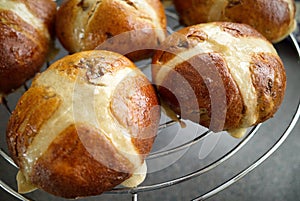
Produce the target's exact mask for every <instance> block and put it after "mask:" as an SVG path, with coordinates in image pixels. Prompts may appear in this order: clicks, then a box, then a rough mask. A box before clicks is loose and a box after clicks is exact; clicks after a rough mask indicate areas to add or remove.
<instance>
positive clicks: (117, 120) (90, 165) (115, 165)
mask: <svg viewBox="0 0 300 201" xmlns="http://www.w3.org/2000/svg"><path fill="white" fill-rule="evenodd" d="M159 119H160V108H159V105H158V99H157V96H156V93H155V91H154V88H153V86H152V84H151V83H150V82H149V81H148V79H147V78H146V77H145V75H144V74H143V73H142V72H141V71H140V70H139V69H138V68H136V67H135V65H134V64H133V63H132V62H131V61H130V60H129V59H127V58H126V57H124V56H122V55H120V54H117V53H113V52H108V51H100V50H92V51H85V52H80V53H76V54H73V55H71V56H66V57H64V58H62V59H61V60H58V61H56V62H55V63H54V64H52V65H51V66H50V67H49V68H48V69H47V70H46V71H45V72H43V73H41V74H38V75H37V76H36V77H35V78H34V80H33V83H32V86H31V87H30V88H29V90H28V91H27V92H26V93H25V94H24V95H23V96H22V97H21V99H20V100H19V102H18V104H17V106H16V109H15V110H14V112H13V113H12V115H11V118H10V120H9V124H8V127H7V142H8V147H9V150H10V153H11V155H12V157H13V159H14V161H15V162H16V164H17V165H18V166H19V167H20V171H19V173H18V176H17V180H18V185H19V191H20V192H26V191H30V190H33V188H35V187H36V188H41V189H43V190H45V191H47V192H49V193H51V194H54V195H57V196H62V197H66V198H76V197H83V196H90V195H98V194H100V193H102V192H103V191H106V190H110V189H112V188H113V187H114V186H116V185H118V184H121V183H122V182H123V184H124V185H126V186H131V187H132V186H136V185H138V184H139V183H141V182H142V181H143V180H144V178H145V172H146V164H145V162H144V159H145V157H146V155H147V154H148V153H149V152H150V150H151V147H152V144H153V141H154V138H155V136H156V132H157V128H158V122H159Z"/></svg>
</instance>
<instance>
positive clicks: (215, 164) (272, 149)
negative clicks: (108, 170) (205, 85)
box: [0, 10, 300, 201]
mask: <svg viewBox="0 0 300 201" xmlns="http://www.w3.org/2000/svg"><path fill="white" fill-rule="evenodd" d="M166 14H167V15H168V17H169V18H172V19H173V20H176V21H178V18H177V15H176V14H174V13H173V12H172V11H169V10H166ZM177 28H179V25H174V26H173V27H172V28H171V27H168V32H169V33H172V32H173V31H174V30H176V29H177ZM289 37H290V39H291V41H292V43H293V44H294V46H295V48H296V50H297V54H298V56H299V58H300V48H299V45H298V43H297V41H296V38H295V36H294V35H293V34H290V36H289ZM24 89H25V91H26V90H27V86H26V85H25V86H24ZM2 104H3V105H4V108H5V109H6V110H7V112H8V113H11V111H12V109H11V108H10V107H9V106H8V102H7V100H6V99H5V98H4V99H3V101H2ZM299 117H300V100H298V104H297V107H296V108H295V111H294V114H293V116H292V118H291V120H290V122H289V124H288V125H287V127H286V128H285V130H284V132H283V133H282V135H281V136H280V137H279V138H278V140H277V141H276V142H275V143H274V144H273V145H272V146H271V147H270V148H269V149H268V150H267V151H266V152H265V153H263V154H262V156H261V157H259V158H258V159H257V160H256V161H254V162H253V163H252V164H250V165H249V166H248V167H246V168H245V169H243V170H241V171H240V172H238V173H237V174H236V175H234V176H233V177H231V178H229V179H228V180H226V181H225V182H224V183H221V184H219V185H218V186H216V187H215V188H213V189H211V190H209V191H208V192H206V193H204V194H202V195H200V196H198V197H196V198H194V199H193V201H201V200H205V199H208V198H210V197H212V196H214V195H215V194H217V193H219V192H220V191H222V190H224V189H226V188H227V187H229V186H230V185H232V184H234V183H235V182H237V181H238V180H240V179H241V178H243V177H244V176H245V175H247V174H248V173H249V172H251V171H252V170H254V169H255V168H256V167H257V166H259V165H260V164H262V163H263V162H264V161H265V160H266V159H267V158H269V157H270V156H271V155H272V154H273V153H274V152H275V151H276V150H277V149H278V148H279V147H280V146H281V145H282V143H283V142H284V141H285V140H286V138H287V137H288V136H289V134H290V133H291V132H292V130H293V128H294V127H295V125H296V123H297V121H298V119H299ZM175 124H176V122H174V121H167V122H166V123H163V124H161V125H160V127H159V129H160V130H163V129H166V128H168V127H172V126H174V125H175ZM260 127H261V124H259V125H257V126H254V127H253V128H251V129H250V130H249V132H248V133H247V134H246V136H245V137H244V138H243V139H242V140H241V141H240V142H239V143H238V144H237V145H235V146H234V147H232V148H231V149H230V150H229V151H228V152H226V153H225V154H224V155H223V156H221V157H219V158H218V159H216V160H215V161H213V162H211V163H209V164H208V165H206V166H204V167H202V168H200V169H197V170H195V171H192V172H190V173H188V174H185V175H183V176H180V177H177V178H172V179H170V180H168V181H164V182H159V183H154V184H151V185H144V186H143V185H141V186H138V187H135V188H125V187H116V188H114V189H113V190H111V191H109V192H106V193H107V194H131V195H132V201H138V194H139V193H142V192H146V191H155V190H159V189H163V188H167V187H170V186H174V185H177V184H180V183H183V182H185V181H188V180H191V179H194V178H196V177H199V176H200V175H202V174H204V173H206V172H209V171H211V170H213V169H214V168H216V167H218V166H219V165H221V164H222V163H224V162H225V161H227V160H229V159H230V158H231V157H232V156H233V155H235V154H236V153H237V152H238V151H239V150H241V149H242V148H243V147H244V146H245V145H246V144H247V143H248V142H249V141H250V140H251V139H252V138H253V136H254V135H255V134H256V133H257V132H258V130H259V128H260ZM211 134H212V132H211V131H209V130H206V131H204V132H201V133H199V134H198V135H197V136H196V137H195V138H193V139H192V140H189V141H187V142H184V143H182V144H179V145H177V146H175V147H172V148H170V149H167V150H164V151H158V152H153V153H150V155H149V156H148V158H147V159H152V158H159V157H163V156H166V155H170V154H172V153H176V152H179V151H181V150H183V149H186V148H189V147H192V146H194V145H196V144H198V143H200V142H201V141H203V140H204V139H205V138H206V137H208V136H210V135H211ZM0 155H1V157H2V158H3V159H4V160H5V161H7V162H8V163H9V164H11V165H12V166H13V167H15V168H18V167H17V165H16V164H15V163H14V162H13V160H12V159H11V158H10V156H9V155H8V154H7V153H5V151H4V150H3V149H2V148H0ZM0 187H1V188H2V189H4V190H5V191H7V192H8V193H9V194H11V195H12V196H13V197H15V198H17V199H19V200H24V201H29V200H30V199H28V198H26V197H25V196H23V195H21V194H19V193H18V192H17V191H16V190H14V189H13V188H12V187H10V186H9V185H7V184H6V183H5V182H4V181H2V180H0Z"/></svg>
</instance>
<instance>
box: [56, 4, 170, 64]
mask: <svg viewBox="0 0 300 201" xmlns="http://www.w3.org/2000/svg"><path fill="white" fill-rule="evenodd" d="M165 30H166V16H165V13H164V8H163V5H162V3H161V2H160V1H159V0H139V1H133V0H126V1H124V0H102V1H94V0H85V1H82V0H67V1H65V2H64V3H63V4H62V5H61V7H60V8H59V10H58V15H57V20H56V33H57V36H58V38H59V40H60V42H61V43H62V45H63V46H64V47H65V48H66V49H67V50H68V51H69V52H71V53H74V52H79V51H83V50H93V49H95V48H97V47H98V46H100V47H98V49H106V50H111V51H115V52H119V53H121V54H126V56H127V57H128V58H130V59H131V60H140V59H144V58H146V57H149V56H151V55H150V53H151V52H153V51H151V50H149V49H154V48H155V47H156V46H157V45H158V44H159V43H160V42H162V41H163V40H164V39H165V34H166V31H165ZM107 40H109V42H108V43H106V44H105V45H103V43H104V42H106V41H107ZM112 43H114V45H111V44H112ZM110 45H111V46H110ZM147 49H148V50H147ZM138 50H139V51H138Z"/></svg>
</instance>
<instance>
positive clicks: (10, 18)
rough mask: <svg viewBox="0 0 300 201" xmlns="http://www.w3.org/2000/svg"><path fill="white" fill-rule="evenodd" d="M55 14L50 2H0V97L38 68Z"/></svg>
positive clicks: (44, 56)
mask: <svg viewBox="0 0 300 201" xmlns="http://www.w3.org/2000/svg"><path fill="white" fill-rule="evenodd" d="M55 14H56V4H55V3H54V2H53V1H51V0H41V1H35V0H17V1H0V33H1V34H0V94H7V93H10V92H11V91H12V90H14V89H16V88H18V87H20V86H21V85H22V84H23V83H24V82H25V81H26V80H28V79H29V78H31V77H32V76H34V74H35V73H36V72H37V71H39V69H40V68H41V67H42V65H43V63H44V62H45V60H46V57H47V54H48V52H49V49H50V44H51V41H52V38H53V36H54V27H53V26H54V21H55Z"/></svg>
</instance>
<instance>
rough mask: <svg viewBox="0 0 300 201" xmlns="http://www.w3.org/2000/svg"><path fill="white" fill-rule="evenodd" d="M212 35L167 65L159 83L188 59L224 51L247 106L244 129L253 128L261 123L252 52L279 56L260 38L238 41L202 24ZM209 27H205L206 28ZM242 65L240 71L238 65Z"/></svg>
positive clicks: (215, 27) (210, 25)
mask: <svg viewBox="0 0 300 201" xmlns="http://www.w3.org/2000/svg"><path fill="white" fill-rule="evenodd" d="M199 26H200V27H203V31H205V32H206V33H207V35H208V36H209V38H208V40H206V41H205V42H203V43H200V44H199V45H197V46H196V47H194V48H192V49H189V50H187V51H185V52H182V53H179V54H177V57H174V58H173V59H172V60H170V61H168V62H167V63H165V64H164V65H163V66H164V67H163V68H160V70H159V71H158V73H157V76H156V78H155V79H156V82H157V84H158V85H160V84H162V82H163V80H164V77H165V76H166V75H167V74H168V72H169V71H171V70H172V69H173V68H175V67H176V65H178V64H179V63H182V62H183V61H184V60H188V59H190V58H192V57H194V56H196V55H198V54H203V53H210V52H220V54H222V55H223V58H224V59H225V60H226V62H227V67H228V69H229V71H230V72H231V75H232V77H233V79H234V80H235V82H236V83H237V85H238V86H239V90H240V92H241V95H242V97H243V100H244V104H245V105H246V107H247V111H246V114H245V116H244V118H243V120H242V125H241V126H242V127H249V126H251V125H252V124H253V123H255V122H256V121H257V118H258V117H257V113H256V106H257V95H256V90H255V88H254V86H253V84H252V80H251V72H250V70H249V65H250V62H251V52H257V53H259V52H269V53H274V54H277V53H276V50H275V49H274V47H273V46H272V44H269V43H266V41H264V40H262V39H259V38H252V37H247V38H246V37H244V38H243V37H241V38H236V37H233V36H232V35H231V34H229V33H226V32H223V31H222V30H221V29H220V27H218V26H215V25H214V24H206V25H203V26H201V25H199ZM204 26H205V28H204ZM237 65H238V66H239V68H236V67H235V66H237Z"/></svg>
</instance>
